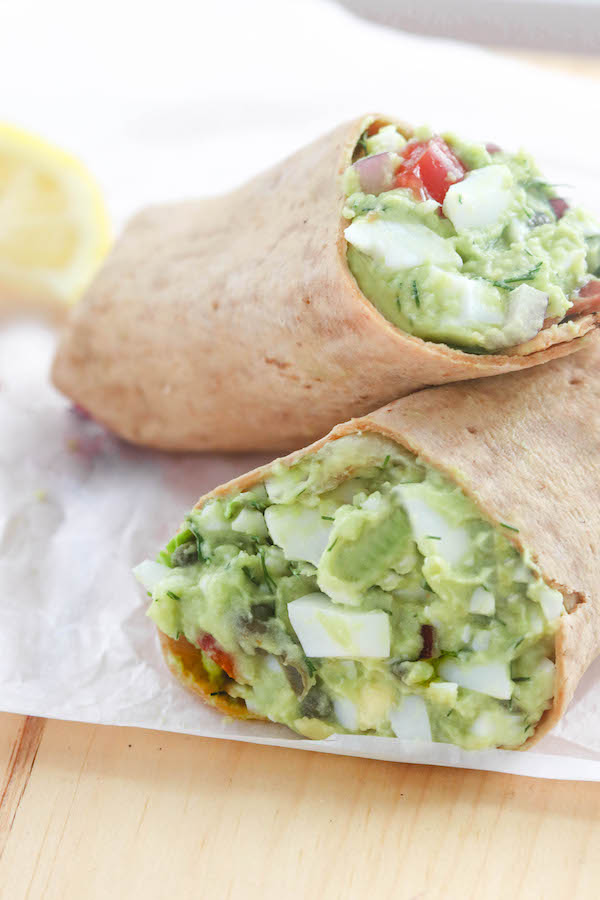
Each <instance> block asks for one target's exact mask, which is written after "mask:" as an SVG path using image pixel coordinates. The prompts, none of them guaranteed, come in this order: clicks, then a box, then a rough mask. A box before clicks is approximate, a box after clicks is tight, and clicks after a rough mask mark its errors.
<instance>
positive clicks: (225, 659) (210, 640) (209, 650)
mask: <svg viewBox="0 0 600 900" xmlns="http://www.w3.org/2000/svg"><path fill="white" fill-rule="evenodd" d="M196 643H197V645H198V647H200V649H201V650H204V652H205V653H206V655H207V656H210V658H211V659H212V661H213V662H216V664H217V665H218V666H220V667H221V668H222V669H223V671H224V672H227V674H228V675H229V677H230V678H235V664H234V662H233V658H232V656H231V654H230V653H227V651H226V650H223V648H222V647H221V645H220V644H218V643H217V642H216V641H215V639H214V637H213V636H212V634H202V635H201V636H200V637H199V638H198V639H197V641H196Z"/></svg>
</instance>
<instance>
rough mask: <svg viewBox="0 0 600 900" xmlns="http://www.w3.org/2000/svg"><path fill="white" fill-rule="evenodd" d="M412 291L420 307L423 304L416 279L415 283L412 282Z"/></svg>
mask: <svg viewBox="0 0 600 900" xmlns="http://www.w3.org/2000/svg"><path fill="white" fill-rule="evenodd" d="M412 292H413V297H414V299H415V303H416V304H417V306H418V307H420V306H421V298H420V297H419V288H418V287H417V282H416V281H413V283H412Z"/></svg>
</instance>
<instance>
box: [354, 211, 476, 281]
mask: <svg viewBox="0 0 600 900" xmlns="http://www.w3.org/2000/svg"><path fill="white" fill-rule="evenodd" d="M344 236H345V238H346V240H347V241H348V243H349V244H352V246H354V247H356V249H357V250H362V252H363V253H366V254H367V255H368V256H371V257H372V258H373V259H375V260H376V261H377V262H379V263H381V264H382V265H384V266H386V268H388V269H394V270H396V269H413V268H415V267H416V266H422V265H424V264H425V263H431V264H433V265H435V264H437V265H440V266H444V265H453V266H461V265H462V260H461V258H460V256H459V255H458V253H456V251H455V250H454V249H453V248H452V246H451V244H450V243H448V242H447V241H446V240H445V239H444V238H442V237H440V236H439V235H438V234H436V233H435V232H434V231H432V230H431V228H428V227H427V226H426V225H421V224H419V223H413V222H394V221H388V220H386V219H373V220H370V219H367V218H364V217H361V218H358V219H355V220H354V222H352V224H351V225H349V226H348V227H347V228H346V230H345V231H344Z"/></svg>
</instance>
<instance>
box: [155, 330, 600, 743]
mask: <svg viewBox="0 0 600 900" xmlns="http://www.w3.org/2000/svg"><path fill="white" fill-rule="evenodd" d="M599 365H600V342H598V341H597V340H596V339H594V340H593V341H591V342H590V344H589V346H588V347H587V348H586V349H584V350H583V351H582V352H581V353H579V354H575V355H573V356H571V357H569V358H568V359H566V360H558V361H554V362H552V363H550V364H549V365H547V366H543V367H538V368H535V369H533V370H531V371H529V372H526V373H523V374H520V375H516V374H509V375H504V376H502V377H500V378H494V379H487V380H479V381H476V382H471V383H468V384H462V385H452V386H447V387H438V388H433V389H430V390H426V391H422V392H419V393H417V394H415V395H413V396H411V397H407V398H404V399H400V400H398V401H396V402H394V403H392V404H391V405H388V406H385V407H383V408H382V409H379V410H378V411H377V412H374V413H372V414H370V415H367V416H365V417H363V418H360V419H354V420H351V421H349V422H346V423H345V424H342V425H338V426H336V427H335V428H334V429H333V431H331V432H330V434H328V435H327V436H326V437H325V438H323V439H322V440H320V441H318V442H316V443H314V444H312V445H311V446H309V447H307V448H305V449H303V450H299V451H297V452H295V453H293V454H291V455H290V456H288V457H286V458H285V459H284V460H283V463H284V464H285V465H291V464H293V463H294V462H296V461H298V460H299V459H300V458H302V457H304V456H305V455H306V454H314V453H315V452H316V451H317V450H318V449H319V448H321V447H322V446H323V445H325V444H327V443H328V442H331V441H335V440H337V439H338V438H340V437H342V436H345V435H348V434H353V433H356V432H362V433H364V432H375V433H378V434H380V435H383V436H386V437H388V438H391V439H392V440H393V441H395V442H396V443H398V444H399V445H401V446H402V447H404V448H406V449H408V450H409V451H411V452H412V453H414V454H415V455H417V456H418V457H419V458H420V459H421V460H423V461H425V462H426V463H428V464H429V465H431V466H432V467H434V468H435V469H437V470H438V471H440V472H442V473H443V474H444V475H446V476H447V477H448V478H449V479H450V480H451V481H452V482H454V483H455V484H457V485H458V486H460V487H461V488H462V490H463V491H464V492H465V493H466V494H467V496H469V497H470V498H472V499H473V500H474V502H475V504H476V506H477V507H478V509H479V511H480V512H481V515H482V517H483V518H484V519H485V520H487V521H489V522H490V523H491V524H492V525H496V526H497V525H503V524H504V523H512V526H513V527H511V530H510V531H507V538H508V539H509V541H510V542H511V543H512V544H513V545H514V546H515V547H516V548H517V549H518V550H519V552H524V551H527V552H528V553H529V557H530V559H531V560H532V561H533V562H534V563H535V565H536V566H537V567H538V568H539V571H540V573H541V576H542V578H543V579H544V581H545V582H546V583H547V584H548V585H549V586H551V587H553V588H556V589H558V590H559V591H560V592H561V593H562V595H563V597H564V605H565V609H566V611H567V612H566V614H563V615H562V616H561V617H560V619H559V620H558V626H557V631H556V638H555V661H556V668H555V686H554V700H553V703H552V706H551V708H550V709H548V710H546V712H544V713H543V715H542V717H541V719H540V720H539V722H538V724H537V727H536V728H535V731H534V733H533V734H532V736H531V737H530V738H529V739H528V740H527V741H526V742H525V744H523V747H524V748H525V747H529V746H531V745H532V744H533V743H534V742H535V741H537V740H539V738H540V737H542V736H543V735H544V734H545V733H546V732H548V731H549V730H550V729H551V728H552V727H553V726H554V725H555V724H556V722H557V721H558V719H559V718H560V716H561V715H562V714H563V712H564V711H565V709H566V707H567V705H568V703H569V701H570V700H571V698H572V696H573V693H574V691H575V688H576V687H577V684H578V682H579V680H580V678H581V676H582V675H583V673H584V672H585V670H586V668H587V667H588V666H589V665H590V663H591V662H592V661H593V660H594V658H595V657H596V656H597V655H598V654H599V652H600V599H599V594H598V584H599V582H600V562H599V553H598V551H599V540H600V462H599V450H600V419H599V418H598V416H596V415H595V414H594V410H596V409H597V408H598V405H599V404H600V386H599V384H598V379H597V377H596V376H597V371H598V367H599ZM272 466H273V464H269V465H267V466H263V467H261V468H259V469H256V470H254V471H252V472H249V473H248V474H245V475H243V476H241V477H239V478H236V479H234V480H233V481H230V482H229V483H228V484H225V485H222V486H221V487H218V488H216V489H215V490H214V491H212V492H211V493H210V494H207V495H206V496H205V497H202V498H201V499H200V500H199V501H198V504H197V507H196V508H201V507H202V506H203V504H204V503H206V501H207V500H209V499H210V498H212V497H219V496H223V495H228V494H230V493H234V492H237V491H240V490H244V491H245V490H249V489H251V488H252V486H253V485H256V484H257V482H260V481H261V480H262V479H264V478H265V477H266V476H268V474H269V473H270V471H271V470H272ZM161 641H162V647H163V652H164V654H165V657H166V659H167V662H168V663H169V665H170V667H171V669H172V671H174V672H175V674H177V675H178V677H179V678H180V679H181V680H182V682H183V683H184V684H185V685H186V686H187V687H188V688H189V687H192V688H193V690H195V692H196V693H198V694H200V695H201V696H202V695H203V696H205V698H206V699H207V700H208V702H210V703H212V705H217V706H219V708H220V709H222V710H223V711H226V712H227V713H228V714H229V715H232V716H240V715H244V714H246V710H245V709H244V705H243V703H242V704H240V701H239V699H233V698H229V697H227V696H226V695H223V694H219V695H218V696H210V685H209V682H208V680H207V679H206V674H205V673H203V670H202V663H201V657H200V652H199V651H198V650H196V649H195V648H194V647H193V646H192V645H191V644H189V643H188V642H187V641H186V640H185V639H181V640H179V641H174V640H170V639H169V638H167V637H165V636H164V635H162V634H161ZM194 660H196V665H197V667H199V668H196V674H195V673H194V662H193V661H194ZM212 690H213V691H214V688H212Z"/></svg>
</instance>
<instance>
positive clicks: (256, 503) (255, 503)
mask: <svg viewBox="0 0 600 900" xmlns="http://www.w3.org/2000/svg"><path fill="white" fill-rule="evenodd" d="M248 506H251V507H252V508H253V509H257V510H258V511H259V512H264V511H265V509H266V508H267V504H266V503H265V502H264V501H261V500H251V501H250V503H249V504H248Z"/></svg>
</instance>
